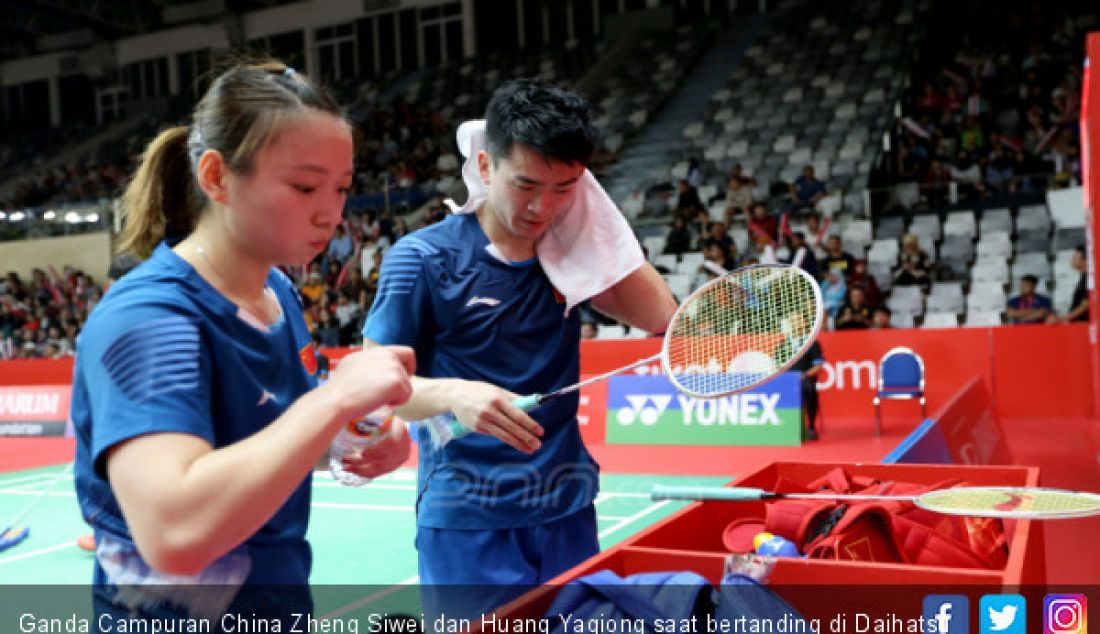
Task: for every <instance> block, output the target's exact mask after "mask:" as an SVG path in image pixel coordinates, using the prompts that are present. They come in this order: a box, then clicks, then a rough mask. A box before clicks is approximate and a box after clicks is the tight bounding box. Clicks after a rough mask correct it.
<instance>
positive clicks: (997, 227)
mask: <svg viewBox="0 0 1100 634" xmlns="http://www.w3.org/2000/svg"><path fill="white" fill-rule="evenodd" d="M1002 231H1003V232H1004V233H1005V234H1009V233H1012V213H1011V212H1009V210H1008V209H1005V208H1003V207H1002V208H997V209H986V210H985V211H983V212H982V221H981V233H982V234H983V235H984V234H988V233H992V232H1002Z"/></svg>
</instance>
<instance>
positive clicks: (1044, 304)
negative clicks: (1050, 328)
mask: <svg viewBox="0 0 1100 634" xmlns="http://www.w3.org/2000/svg"><path fill="white" fill-rule="evenodd" d="M1035 308H1045V309H1047V310H1054V304H1052V303H1051V301H1050V298H1049V297H1047V296H1046V295H1036V296H1035Z"/></svg>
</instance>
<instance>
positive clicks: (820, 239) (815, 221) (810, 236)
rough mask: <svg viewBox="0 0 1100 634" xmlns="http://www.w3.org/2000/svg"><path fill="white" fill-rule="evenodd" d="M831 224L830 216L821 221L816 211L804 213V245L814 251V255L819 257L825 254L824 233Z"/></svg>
mask: <svg viewBox="0 0 1100 634" xmlns="http://www.w3.org/2000/svg"><path fill="white" fill-rule="evenodd" d="M831 224H832V219H831V218H826V219H825V222H821V217H820V216H819V215H818V214H817V212H813V213H809V214H806V232H805V233H806V245H807V246H809V247H810V248H811V249H813V251H814V255H816V256H817V257H818V259H821V258H822V257H823V256H824V255H825V235H826V233H827V232H828V231H829V225H831Z"/></svg>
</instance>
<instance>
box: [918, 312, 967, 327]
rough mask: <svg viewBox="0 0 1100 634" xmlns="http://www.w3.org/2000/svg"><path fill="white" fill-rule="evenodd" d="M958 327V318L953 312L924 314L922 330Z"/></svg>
mask: <svg viewBox="0 0 1100 634" xmlns="http://www.w3.org/2000/svg"><path fill="white" fill-rule="evenodd" d="M958 325H959V316H958V315H956V314H955V313H953V312H950V313H946V312H935V313H925V314H924V322H923V323H922V324H921V327H922V328H956V327H958Z"/></svg>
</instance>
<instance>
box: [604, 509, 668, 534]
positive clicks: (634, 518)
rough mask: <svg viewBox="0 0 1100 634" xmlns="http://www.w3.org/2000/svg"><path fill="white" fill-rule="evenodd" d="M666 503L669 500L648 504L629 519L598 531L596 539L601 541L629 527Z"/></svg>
mask: <svg viewBox="0 0 1100 634" xmlns="http://www.w3.org/2000/svg"><path fill="white" fill-rule="evenodd" d="M668 503H669V500H664V501H663V502H658V503H656V504H650V505H649V506H647V507H645V508H644V509H642V510H640V511H638V512H637V513H635V514H633V515H631V516H630V517H627V518H623V519H621V520H619V521H618V522H616V523H615V524H612V525H611V526H609V527H607V528H605V529H603V530H602V531H600V534H599V535H598V537H599V538H600V539H603V538H604V537H607V536H608V535H610V534H611V533H614V532H615V531H617V530H619V529H620V528H623V527H625V526H629V525H630V524H633V523H634V522H636V521H638V520H640V519H642V518H643V517H645V516H646V515H649V514H650V513H652V512H653V511H656V510H657V509H659V508H661V507H662V506H667V505H668Z"/></svg>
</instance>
